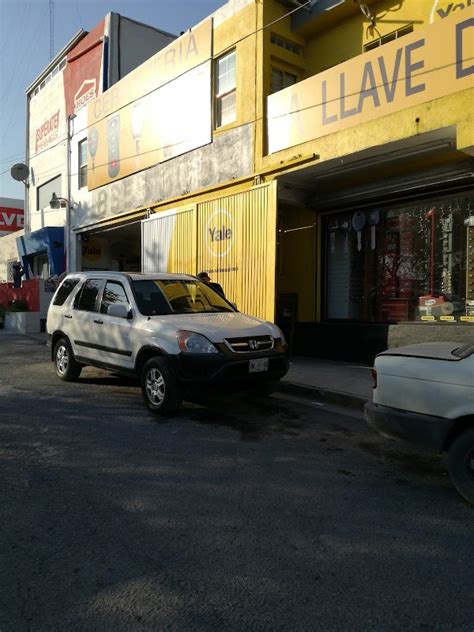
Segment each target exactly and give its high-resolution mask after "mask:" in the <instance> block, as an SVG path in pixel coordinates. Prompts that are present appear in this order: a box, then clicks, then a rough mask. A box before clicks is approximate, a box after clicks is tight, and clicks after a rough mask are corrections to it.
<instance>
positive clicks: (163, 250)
mask: <svg viewBox="0 0 474 632" xmlns="http://www.w3.org/2000/svg"><path fill="white" fill-rule="evenodd" d="M195 266H196V207H195V206H192V207H187V208H184V209H176V210H172V211H165V212H163V213H158V214H156V215H153V216H152V217H150V218H149V219H146V220H143V222H142V271H143V272H185V273H188V274H194V273H195Z"/></svg>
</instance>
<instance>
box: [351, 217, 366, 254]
mask: <svg viewBox="0 0 474 632" xmlns="http://www.w3.org/2000/svg"><path fill="white" fill-rule="evenodd" d="M352 226H353V227H354V230H355V231H356V232H357V250H358V251H359V252H360V251H361V250H362V229H363V228H364V226H365V213H364V212H363V211H356V212H355V213H354V215H353V216H352Z"/></svg>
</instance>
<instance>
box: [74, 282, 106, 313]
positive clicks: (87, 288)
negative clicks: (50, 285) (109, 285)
mask: <svg viewBox="0 0 474 632" xmlns="http://www.w3.org/2000/svg"><path fill="white" fill-rule="evenodd" d="M101 285H102V281H100V280H99V279H89V280H88V281H86V282H85V283H84V285H83V286H82V289H81V290H80V292H79V293H78V294H77V296H76V299H75V301H74V307H75V308H76V309H82V310H84V311H86V312H95V311H96V309H95V304H96V300H97V294H98V293H99V289H100V287H101Z"/></svg>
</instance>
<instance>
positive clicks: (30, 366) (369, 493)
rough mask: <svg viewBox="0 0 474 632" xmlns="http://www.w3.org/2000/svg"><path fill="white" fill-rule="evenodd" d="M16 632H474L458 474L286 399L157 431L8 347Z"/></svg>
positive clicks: (32, 343)
mask: <svg viewBox="0 0 474 632" xmlns="http://www.w3.org/2000/svg"><path fill="white" fill-rule="evenodd" d="M0 416H1V422H0V493H1V502H0V525H1V536H0V538H1V539H0V556H1V560H0V564H1V566H0V631H1V632H19V631H31V632H40V631H41V632H56V631H58V632H63V631H67V632H76V631H84V632H94V631H97V632H108V631H113V632H122V631H123V632H125V631H127V632H129V631H132V632H135V631H136V632H142V631H153V632H155V631H161V630H179V631H181V630H183V631H188V630H236V631H237V630H238V631H244V630H251V631H259V630H272V631H273V630H285V631H286V630H291V631H293V630H314V631H324V632H326V631H332V630H334V631H336V630H337V631H345V630H347V631H351V632H358V631H359V630H360V631H364V632H366V631H367V632H368V631H374V632H379V631H385V630H387V631H392V630H400V631H402V630H403V631H404V632H407V631H411V630H416V631H428V630H429V631H434V630H436V631H440V632H441V631H442V632H449V631H451V630H456V631H464V630H465V631H466V632H473V630H474V599H473V593H474V590H473V587H474V581H473V580H474V520H473V518H474V511H473V509H472V508H471V507H469V506H468V505H466V504H465V503H464V502H463V500H462V499H461V498H460V497H459V496H458V495H457V493H456V492H455V490H454V489H453V488H452V487H451V485H450V483H449V479H448V477H447V475H446V461H445V459H444V458H443V457H439V456H436V455H435V456H431V455H429V456H427V455H421V454H419V453H416V452H414V451H410V450H409V449H401V448H400V447H399V446H398V445H396V444H394V443H387V442H386V441H384V440H383V439H381V438H379V437H378V436H375V435H373V434H372V433H371V432H369V430H368V429H367V428H366V425H365V423H364V421H363V419H362V418H361V417H360V416H357V415H356V414H353V415H351V414H350V411H340V410H339V411H338V410H336V409H332V410H329V409H327V408H326V407H323V406H319V405H317V404H315V403H313V404H312V403H311V402H306V403H305V402H302V401H298V400H291V399H290V400H288V399H283V398H282V397H269V398H267V399H265V400H263V401H260V402H259V401H256V400H253V401H252V400H249V399H246V398H241V399H240V400H237V399H235V398H232V399H229V398H227V399H221V400H218V401H216V403H215V404H214V406H213V407H211V408H198V407H192V406H188V407H186V408H185V409H184V410H183V412H182V413H180V414H179V415H177V416H176V417H174V418H172V419H165V420H161V421H157V419H156V418H155V417H153V416H152V415H150V414H149V413H148V412H147V411H146V410H145V408H144V406H143V405H142V401H141V395H140V392H139V389H138V388H137V387H136V386H135V385H134V384H133V383H131V382H128V381H126V380H124V379H121V378H117V377H113V376H110V375H109V374H106V373H103V372H100V371H96V370H92V369H87V370H86V371H84V377H83V378H82V379H81V380H80V381H79V382H78V383H75V384H67V383H63V382H60V381H59V380H58V379H57V378H56V377H55V375H54V373H53V368H52V365H51V364H50V362H49V356H48V350H47V348H46V347H45V345H44V344H41V343H40V341H39V340H38V339H33V338H28V337H21V336H11V335H7V334H5V333H1V332H0Z"/></svg>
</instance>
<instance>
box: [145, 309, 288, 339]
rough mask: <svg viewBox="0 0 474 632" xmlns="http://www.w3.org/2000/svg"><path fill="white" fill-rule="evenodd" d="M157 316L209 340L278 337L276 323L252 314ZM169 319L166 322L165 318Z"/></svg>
mask: <svg viewBox="0 0 474 632" xmlns="http://www.w3.org/2000/svg"><path fill="white" fill-rule="evenodd" d="M154 318H157V319H159V320H160V323H162V324H163V325H165V326H166V325H168V324H169V325H171V323H172V326H173V328H174V329H176V330H177V329H184V330H186V331H194V332H196V333H198V334H202V335H203V336H206V338H208V339H209V340H210V341H211V342H222V341H223V340H224V338H245V337H248V336H268V335H270V336H273V337H278V336H279V335H280V332H279V330H278V328H277V327H276V325H273V324H272V323H268V322H266V321H264V320H260V319H259V318H254V317H253V316H247V315H246V314H241V313H239V312H232V313H230V312H229V313H228V312H223V313H210V314H170V316H169V317H167V316H158V317H153V316H152V317H151V321H153V320H154ZM168 318H169V319H170V320H169V321H168V322H167V319H168Z"/></svg>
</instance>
